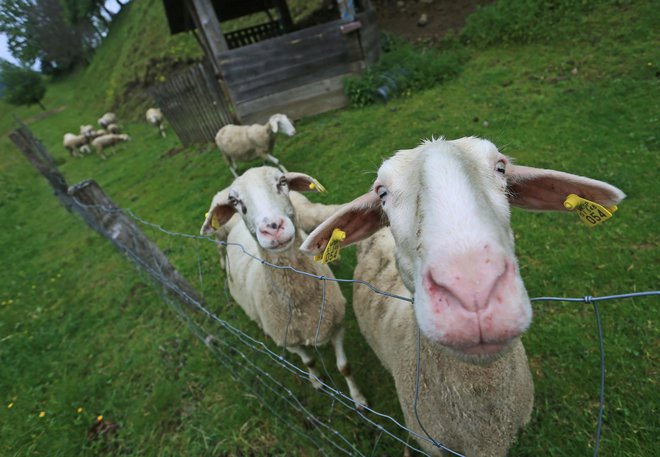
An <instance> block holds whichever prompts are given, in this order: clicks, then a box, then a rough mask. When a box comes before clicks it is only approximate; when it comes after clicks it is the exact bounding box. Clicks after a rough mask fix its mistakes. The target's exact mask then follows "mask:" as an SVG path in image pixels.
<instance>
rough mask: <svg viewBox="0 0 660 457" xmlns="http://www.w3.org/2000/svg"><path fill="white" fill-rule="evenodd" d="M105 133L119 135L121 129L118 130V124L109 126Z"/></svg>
mask: <svg viewBox="0 0 660 457" xmlns="http://www.w3.org/2000/svg"><path fill="white" fill-rule="evenodd" d="M107 131H108V132H109V133H115V134H119V133H121V129H120V128H119V125H118V124H109V125H108V128H107Z"/></svg>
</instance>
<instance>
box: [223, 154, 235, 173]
mask: <svg viewBox="0 0 660 457" xmlns="http://www.w3.org/2000/svg"><path fill="white" fill-rule="evenodd" d="M222 157H224V158H225V161H227V164H228V165H229V171H231V174H232V175H234V178H238V173H236V162H235V161H234V159H233V158H232V157H229V156H228V155H227V154H225V153H224V152H223V153H222Z"/></svg>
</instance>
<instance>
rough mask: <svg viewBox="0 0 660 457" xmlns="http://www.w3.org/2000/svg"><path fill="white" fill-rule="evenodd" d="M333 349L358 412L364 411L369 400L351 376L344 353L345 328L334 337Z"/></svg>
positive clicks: (341, 328) (340, 329)
mask: <svg viewBox="0 0 660 457" xmlns="http://www.w3.org/2000/svg"><path fill="white" fill-rule="evenodd" d="M332 347H333V348H334V349H335V358H336V359H337V369H338V370H339V372H340V373H341V374H342V375H343V376H344V379H346V384H348V391H349V393H350V395H351V398H352V399H353V401H354V402H355V407H356V408H357V409H358V410H363V409H364V407H365V406H367V399H366V398H365V396H364V395H362V392H360V389H359V388H358V386H357V384H356V382H355V380H354V379H353V375H352V374H351V366H350V365H349V364H348V359H347V358H346V353H345V352H344V327H340V328H339V330H337V332H336V333H335V334H334V335H333V336H332Z"/></svg>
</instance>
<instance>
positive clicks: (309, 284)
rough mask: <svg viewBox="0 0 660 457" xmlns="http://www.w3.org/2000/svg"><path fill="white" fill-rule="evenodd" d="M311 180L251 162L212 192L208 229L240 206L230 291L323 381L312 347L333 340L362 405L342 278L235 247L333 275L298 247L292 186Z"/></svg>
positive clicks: (231, 238)
mask: <svg viewBox="0 0 660 457" xmlns="http://www.w3.org/2000/svg"><path fill="white" fill-rule="evenodd" d="M311 184H314V185H316V186H317V188H318V183H317V182H316V181H315V180H314V179H313V178H311V177H309V176H307V175H304V174H302V173H282V172H281V171H279V170H278V169H276V168H273V167H259V168H252V169H250V170H248V171H246V172H245V173H244V174H243V175H242V176H240V177H238V178H236V179H235V180H234V182H233V183H232V184H231V186H230V187H228V188H226V189H224V190H222V191H220V192H218V193H217V194H216V195H215V197H213V202H212V203H211V208H210V209H209V212H208V215H207V218H206V220H205V221H204V225H203V226H202V229H201V233H202V234H208V233H211V232H213V231H214V227H221V226H223V225H224V224H226V223H227V222H229V221H230V219H232V216H233V215H234V213H235V212H238V214H239V215H240V217H241V220H238V221H237V220H236V219H234V221H233V222H234V223H233V226H232V227H231V228H230V229H229V233H228V236H227V242H228V243H229V244H230V245H229V246H228V247H227V249H226V251H227V256H226V262H227V264H228V266H229V268H228V269H227V271H228V272H227V279H228V282H229V291H230V293H231V295H232V296H233V297H234V299H235V300H236V302H237V303H238V304H239V305H240V307H241V308H243V310H244V311H245V313H246V314H247V315H248V316H249V317H250V318H251V319H252V320H253V321H255V322H256V323H257V324H258V325H259V326H260V327H261V328H262V329H263V330H264V332H265V333H266V334H267V335H268V336H270V337H271V338H272V339H273V341H274V342H275V344H277V345H278V346H281V347H285V348H286V349H287V350H288V351H290V352H292V353H294V354H298V355H299V356H300V358H301V359H302V361H303V363H304V364H305V365H306V366H307V368H308V370H309V374H310V380H311V382H312V384H313V385H314V387H316V388H319V387H320V384H319V382H318V381H317V378H319V377H320V373H319V371H318V370H317V369H316V368H315V367H314V359H313V358H312V356H311V354H310V353H309V351H308V350H307V349H306V348H305V346H311V345H315V344H319V345H323V344H326V343H328V342H332V345H333V347H334V350H335V356H336V359H337V368H338V369H339V371H340V372H341V373H342V375H344V377H345V379H346V382H347V384H348V388H349V392H350V396H351V398H352V399H353V400H354V401H355V402H356V404H357V406H358V407H359V405H360V404H362V405H365V404H366V400H365V398H364V396H363V395H362V393H361V392H360V390H359V389H358V387H357V385H356V384H355V381H354V380H353V378H352V376H351V373H350V367H349V365H348V362H347V360H346V355H345V353H344V347H343V338H344V327H343V319H344V308H345V305H346V300H345V299H344V297H343V295H342V294H341V291H340V290H339V286H338V285H337V283H336V282H333V281H327V282H323V281H319V280H317V279H314V278H309V277H307V276H303V275H300V274H297V273H295V272H293V271H290V270H287V269H275V268H271V267H268V266H265V265H263V264H262V263H261V262H259V261H258V260H254V259H252V258H251V257H249V256H247V255H245V253H244V252H243V251H242V250H241V249H236V248H232V247H231V245H232V244H234V243H236V244H239V245H241V246H243V247H244V249H245V250H246V252H248V253H250V254H252V255H255V256H258V257H259V258H261V259H264V260H266V261H268V262H271V263H274V264H277V265H290V266H292V267H295V268H297V269H300V270H303V271H309V272H313V273H315V274H317V275H323V276H326V277H329V278H331V277H332V272H331V271H330V269H329V268H328V267H327V266H326V265H319V264H315V263H314V262H313V261H312V260H311V259H310V258H308V257H307V256H305V255H303V254H302V253H301V252H300V251H298V249H297V246H298V245H299V244H300V243H301V242H302V240H303V237H304V236H305V233H304V232H303V231H302V230H300V229H299V228H297V221H298V218H297V217H296V212H295V210H294V207H293V205H292V202H291V199H290V198H289V191H290V190H298V191H309V190H310V189H311V187H310V185H311ZM312 205H313V204H312ZM324 297H325V301H324V300H323V298H324ZM317 332H318V333H317Z"/></svg>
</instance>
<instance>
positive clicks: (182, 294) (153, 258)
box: [9, 121, 201, 311]
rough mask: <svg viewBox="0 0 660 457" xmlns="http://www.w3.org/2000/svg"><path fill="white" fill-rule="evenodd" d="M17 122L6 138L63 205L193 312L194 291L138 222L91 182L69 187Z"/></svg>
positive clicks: (196, 302) (195, 305) (196, 296)
mask: <svg viewBox="0 0 660 457" xmlns="http://www.w3.org/2000/svg"><path fill="white" fill-rule="evenodd" d="M19 123H20V121H19ZM20 125H21V127H20V128H19V129H18V130H15V131H14V132H12V133H11V134H10V135H9V137H10V138H11V140H12V141H13V142H14V144H16V146H18V148H19V149H20V150H21V152H23V154H24V155H25V156H26V157H27V159H28V160H29V161H30V163H31V164H32V165H33V166H34V167H35V168H36V169H37V170H38V171H39V173H41V174H42V175H43V176H44V177H45V178H46V180H47V181H48V182H49V183H50V185H51V186H52V188H53V190H54V192H55V196H56V197H57V198H58V199H59V200H60V202H61V203H62V204H63V205H64V207H65V208H67V210H69V211H70V212H74V213H76V214H79V215H80V216H81V217H82V218H83V220H84V221H85V222H86V223H87V225H89V226H90V227H91V228H93V229H94V230H96V231H97V232H99V233H100V234H101V235H103V236H104V237H106V238H107V239H108V240H110V242H111V243H113V244H114V245H115V247H116V248H117V249H118V250H119V251H121V252H123V253H125V254H126V255H127V256H128V257H129V258H130V259H131V260H132V261H133V262H134V263H135V264H136V265H137V266H138V267H139V268H140V269H142V270H144V271H145V272H146V273H147V274H148V275H149V276H150V277H151V278H153V279H154V280H155V281H157V282H159V283H161V284H162V285H163V287H164V288H165V289H166V290H167V291H168V292H171V293H173V294H174V295H175V296H176V297H177V298H179V300H181V301H182V302H183V303H185V304H186V305H188V306H189V307H190V308H192V309H193V310H196V311H197V310H198V306H199V304H200V303H201V300H200V298H199V294H198V293H197V291H195V289H193V287H192V286H191V285H190V284H188V282H187V281H186V280H185V279H184V278H183V277H182V276H181V275H180V274H179V272H178V271H176V269H175V268H174V267H173V266H172V264H171V263H170V261H169V260H168V259H167V257H166V256H165V254H163V252H162V251H161V250H160V249H158V247H157V246H156V245H155V244H154V243H153V242H152V241H151V240H149V238H147V236H146V235H145V234H144V233H143V232H142V230H140V228H139V227H138V225H137V224H136V223H135V222H134V221H133V220H132V219H130V218H129V217H128V216H127V215H126V214H125V213H124V212H123V211H122V210H121V209H119V208H118V207H117V205H115V204H114V202H113V201H112V200H111V199H110V197H108V196H107V195H106V194H105V193H104V192H103V190H102V189H101V188H100V187H99V185H98V184H96V183H95V182H94V181H92V180H87V181H83V182H81V183H78V184H76V185H74V186H71V187H70V188H69V187H68V185H67V183H66V180H65V179H64V176H63V175H62V173H60V171H59V169H58V168H57V165H55V161H54V160H53V157H52V156H51V155H50V154H49V153H48V151H47V150H46V148H45V147H44V145H43V144H42V143H41V142H40V141H39V140H38V139H37V138H36V137H35V136H34V135H33V134H32V132H31V131H30V129H29V128H28V127H27V126H25V125H24V124H22V123H20Z"/></svg>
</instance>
